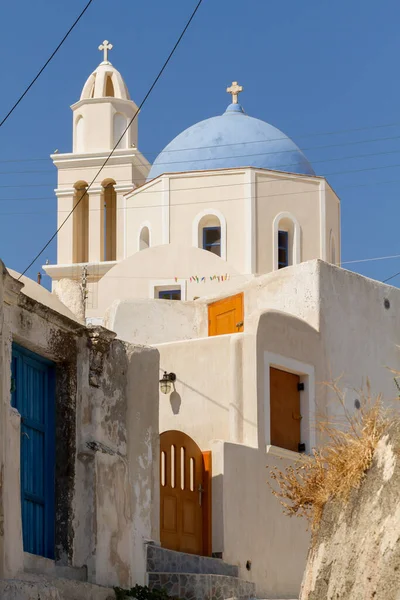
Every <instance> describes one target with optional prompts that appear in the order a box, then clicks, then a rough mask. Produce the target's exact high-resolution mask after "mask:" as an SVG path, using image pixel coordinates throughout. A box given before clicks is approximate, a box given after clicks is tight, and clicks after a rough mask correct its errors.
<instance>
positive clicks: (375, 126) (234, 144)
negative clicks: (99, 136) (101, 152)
mask: <svg viewBox="0 0 400 600" xmlns="http://www.w3.org/2000/svg"><path fill="white" fill-rule="evenodd" d="M399 126H400V122H399V123H386V124H381V125H372V126H370V127H358V128H354V129H339V130H336V131H327V132H319V133H304V134H300V135H297V136H293V137H296V138H308V137H323V136H328V135H340V134H343V133H352V132H359V131H369V130H372V129H382V128H387V127H399ZM398 137H399V136H394V137H388V138H374V139H372V140H368V139H367V140H358V141H357V142H343V144H339V145H346V144H349V143H350V144H351V143H357V144H362V143H369V142H374V141H380V140H388V139H389V140H390V139H398ZM287 139H288V137H287V136H286V135H285V136H282V137H277V138H271V139H269V140H249V141H247V142H232V143H230V144H218V147H219V148H223V147H227V146H238V145H240V146H242V145H244V144H258V143H264V144H265V143H267V142H276V141H280V140H287ZM337 145H338V144H333V145H332V146H311V147H310V148H300V147H299V149H300V150H301V151H303V152H304V151H306V150H310V149H318V148H330V147H335V146H337ZM214 147H215V146H190V147H188V148H185V150H182V149H171V150H168V151H166V152H168V153H174V152H183V151H187V150H207V149H211V148H214ZM134 150H138V149H137V148H133V151H134ZM142 154H146V155H149V156H158V154H160V150H157V151H149V150H143V153H142ZM48 160H49V157H48V156H46V157H43V158H41V157H30V158H11V159H3V160H0V164H1V163H14V162H17V163H18V162H36V161H48Z"/></svg>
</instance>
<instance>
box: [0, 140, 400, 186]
mask: <svg viewBox="0 0 400 600" xmlns="http://www.w3.org/2000/svg"><path fill="white" fill-rule="evenodd" d="M398 137H399V138H400V136H398ZM344 145H345V144H344ZM316 148H318V146H317V147H316ZM309 149H310V148H309ZM285 152H293V150H280V151H278V152H259V153H257V154H241V155H234V154H233V155H230V156H224V157H223V159H218V158H217V159H216V158H205V159H202V158H199V159H194V160H184V161H177V162H178V163H179V164H182V163H186V162H189V163H193V162H195V163H196V162H204V161H214V160H225V159H227V158H247V157H254V156H266V155H271V154H272V155H274V154H283V153H285ZM399 153H400V149H399V150H386V151H383V152H370V153H367V154H352V155H350V156H339V157H335V158H321V159H318V160H314V161H312V164H316V163H326V162H338V161H339V162H340V161H342V160H353V159H356V158H371V157H375V156H387V155H389V154H399ZM163 164H167V165H172V164H176V163H173V162H168V163H157V166H159V165H163ZM296 165H298V162H295V163H286V164H283V165H279V167H280V169H276V170H281V168H282V167H291V166H296ZM227 168H229V167H227ZM233 168H246V167H245V166H243V167H233ZM74 170H76V171H86V170H87V167H77V168H75V169H74ZM211 170H212V169H211ZM38 173H40V174H43V173H51V174H52V175H56V173H55V171H54V170H50V169H42V170H39V169H31V170H28V171H0V175H37V174H38ZM123 181H131V179H119V180H118V182H123ZM136 181H146V179H144V178H143V179H138V178H136ZM63 183H64V185H65V184H68V185H73V184H75V183H76V180H75V181H67V182H63ZM24 185H26V187H30V186H29V184H22V186H24ZM43 185H45V184H43ZM47 185H52V184H47Z"/></svg>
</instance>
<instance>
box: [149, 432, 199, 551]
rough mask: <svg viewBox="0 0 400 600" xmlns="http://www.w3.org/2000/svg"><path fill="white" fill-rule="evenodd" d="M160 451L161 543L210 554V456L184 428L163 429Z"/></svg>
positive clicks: (174, 547) (173, 548) (179, 548)
mask: <svg viewBox="0 0 400 600" xmlns="http://www.w3.org/2000/svg"><path fill="white" fill-rule="evenodd" d="M160 451H161V457H160V480H161V485H160V528H161V531H160V538H161V545H162V546H163V547H164V548H168V549H169V550H178V551H180V552H188V553H190V554H200V555H201V554H206V555H207V554H209V553H210V550H211V549H210V548H209V545H210V543H211V540H210V535H209V525H210V522H211V518H210V517H211V514H210V497H209V493H210V483H211V480H210V475H211V472H210V471H209V470H208V467H207V460H206V464H205V460H204V456H203V454H202V452H201V450H200V448H199V447H198V446H197V444H196V443H195V442H194V441H193V440H192V439H191V438H190V437H189V436H187V435H186V434H185V433H182V432H181V431H166V432H164V433H162V434H161V436H160ZM205 454H207V455H208V454H209V453H205ZM208 463H209V461H208ZM205 467H206V468H205Z"/></svg>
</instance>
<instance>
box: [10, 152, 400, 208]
mask: <svg viewBox="0 0 400 600" xmlns="http://www.w3.org/2000/svg"><path fill="white" fill-rule="evenodd" d="M292 164H293V163H292ZM287 166H290V165H287ZM397 167H400V163H396V164H393V165H381V166H380V167H364V168H362V169H349V170H347V171H332V172H330V173H325V174H324V175H317V176H314V175H307V174H304V173H294V172H293V173H290V172H288V174H289V175H291V177H278V178H277V179H271V180H268V181H264V182H263V183H281V182H282V181H291V180H293V177H296V176H299V177H312V178H313V177H315V181H318V179H321V178H324V179H327V178H328V177H332V176H335V175H349V174H352V173H363V172H369V171H380V170H382V169H394V168H397ZM247 168H253V167H250V166H247V167H246V166H243V167H232V169H247ZM254 168H256V167H254ZM102 169H103V166H102V167H101V168H100V170H99V171H98V172H97V173H96V176H95V179H93V180H92V181H91V183H90V185H88V186H87V187H86V191H85V193H84V194H83V195H85V194H86V193H87V191H88V190H89V189H90V188H91V186H92V185H93V183H95V180H96V179H97V177H98V175H99V174H100V172H101V171H102ZM228 169H229V167H227V168H226V169H214V170H215V171H216V172H218V171H225V170H228ZM271 171H272V170H271ZM273 172H274V171H272V173H273ZM276 172H277V173H281V172H282V173H284V172H285V171H276ZM193 173H196V171H193ZM198 173H204V171H198ZM119 181H131V180H130V179H127V180H119ZM69 184H71V185H72V182H69ZM242 185H243V182H240V183H226V184H218V185H208V186H194V187H186V188H181V189H178V190H175V191H176V192H178V191H179V192H187V191H191V190H198V189H202V190H205V189H212V188H223V187H235V186H242ZM25 187H29V188H38V187H53V184H51V183H31V184H9V185H7V184H6V185H0V189H1V188H7V189H8V188H25ZM140 190H141V187H138V188H132V192H136V191H137V192H140V193H141V194H147V193H149V194H154V193H157V190H156V191H152V190H143V191H140ZM77 191H78V190H77ZM158 192H161V190H158ZM279 195H285V194H279ZM72 212H73V211H72Z"/></svg>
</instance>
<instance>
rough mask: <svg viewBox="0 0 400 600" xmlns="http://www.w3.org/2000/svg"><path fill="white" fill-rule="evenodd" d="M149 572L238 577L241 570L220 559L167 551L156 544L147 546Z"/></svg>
mask: <svg viewBox="0 0 400 600" xmlns="http://www.w3.org/2000/svg"><path fill="white" fill-rule="evenodd" d="M147 571H148V572H149V573H185V574H187V573H194V574H203V575H226V576H227V577H238V576H239V568H238V567H237V566H236V565H230V564H228V563H225V562H224V561H223V560H221V559H220V558H211V557H209V556H198V555H197V554H186V553H185V552H176V551H175V550H167V549H166V548H161V547H160V546H155V545H154V544H149V545H148V546H147Z"/></svg>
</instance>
